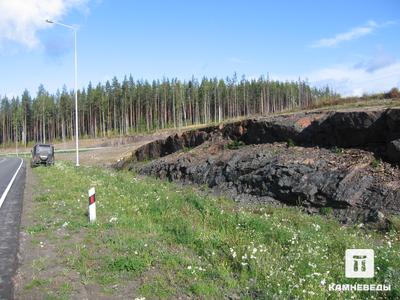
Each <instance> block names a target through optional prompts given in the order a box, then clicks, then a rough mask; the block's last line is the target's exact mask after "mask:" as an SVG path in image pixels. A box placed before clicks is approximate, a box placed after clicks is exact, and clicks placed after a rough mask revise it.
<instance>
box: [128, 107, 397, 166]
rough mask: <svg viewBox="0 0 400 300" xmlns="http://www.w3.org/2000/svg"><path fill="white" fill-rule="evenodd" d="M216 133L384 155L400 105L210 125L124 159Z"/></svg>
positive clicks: (154, 154) (189, 144)
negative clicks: (366, 149)
mask: <svg viewBox="0 0 400 300" xmlns="http://www.w3.org/2000/svg"><path fill="white" fill-rule="evenodd" d="M217 133H220V134H222V135H223V137H225V138H227V139H231V140H238V141H241V142H243V143H245V144H247V145H251V144H264V143H273V142H284V141H288V140H292V141H293V142H295V143H296V144H297V145H302V146H316V145H317V146H321V147H334V146H336V147H343V148H350V147H353V148H354V147H356V148H362V149H365V148H369V149H372V150H373V151H375V152H376V155H378V156H382V157H383V158H386V155H385V154H386V153H387V152H388V151H387V150H388V149H387V147H388V146H389V144H388V142H389V141H392V140H394V139H399V138H400V109H388V110H376V111H348V112H324V113H322V112H315V113H299V114H292V115H285V116H276V117H270V118H260V119H248V120H244V121H240V122H234V123H229V124H225V125H220V126H210V127H206V128H202V129H199V130H192V131H187V132H185V133H183V134H181V135H171V136H169V137H168V138H167V139H165V140H157V141H154V142H152V143H149V144H146V145H144V146H142V147H140V148H138V149H137V150H136V151H135V152H134V153H133V155H132V157H131V158H128V160H129V159H131V160H134V161H144V160H149V159H154V158H159V157H163V156H166V155H169V154H171V153H174V152H176V151H179V150H182V149H183V148H192V147H196V146H198V145H200V144H202V143H203V142H205V141H207V140H208V139H210V137H211V136H213V135H215V134H217ZM392 149H393V148H392ZM392 149H391V150H390V151H391V153H393V150H392ZM391 160H392V161H393V159H391Z"/></svg>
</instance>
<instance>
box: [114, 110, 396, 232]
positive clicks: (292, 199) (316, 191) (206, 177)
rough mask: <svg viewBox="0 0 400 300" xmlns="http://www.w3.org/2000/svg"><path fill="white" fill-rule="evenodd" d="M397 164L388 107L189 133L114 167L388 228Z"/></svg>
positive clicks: (162, 141) (152, 146) (143, 149)
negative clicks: (328, 212)
mask: <svg viewBox="0 0 400 300" xmlns="http://www.w3.org/2000/svg"><path fill="white" fill-rule="evenodd" d="M149 159H155V160H153V161H151V162H149V163H143V161H147V160H149ZM381 159H382V160H381ZM140 162H141V163H140ZM399 163H400V109H387V110H364V111H360V110H358V111H357V110H353V111H343V112H313V113H300V114H292V115H286V116H277V117H271V118H260V119H249V120H244V121H240V122H235V123H230V124H225V125H221V126H211V127H207V128H203V129H199V130H192V131H188V132H185V133H183V134H180V135H178V134H177V135H171V136H169V137H168V138H166V139H160V140H157V141H154V142H152V143H148V144H146V145H143V146H142V147H139V148H138V149H137V150H136V151H134V152H133V153H132V155H131V156H130V157H129V158H126V159H124V160H122V161H120V162H119V163H117V164H116V167H117V168H128V169H129V168H131V169H132V168H133V169H135V170H137V171H138V172H139V173H141V174H146V175H152V176H156V177H159V178H166V179H169V180H174V181H183V182H191V183H196V184H206V185H208V186H209V187H210V188H212V189H214V190H216V191H219V192H223V193H225V194H228V195H230V196H232V197H233V198H235V199H238V200H241V201H247V202H248V201H261V202H269V203H275V204H286V205H296V206H300V207H303V208H305V209H306V210H307V211H308V212H311V213H314V212H325V213H326V212H327V211H330V210H332V212H333V214H334V215H335V216H337V217H338V218H339V219H340V220H341V221H342V222H345V223H353V222H375V223H378V224H380V225H382V226H387V225H388V220H387V218H386V216H387V215H391V214H399V213H400V171H399V167H398V164H399Z"/></svg>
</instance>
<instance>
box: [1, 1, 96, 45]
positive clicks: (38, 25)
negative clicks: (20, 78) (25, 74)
mask: <svg viewBox="0 0 400 300" xmlns="http://www.w3.org/2000/svg"><path fill="white" fill-rule="evenodd" d="M88 1H89V0H0V12H1V17H0V45H1V44H4V42H7V41H13V42H16V43H19V44H22V45H25V46H27V47H29V48H35V47H37V46H38V44H39V41H38V38H37V36H36V33H37V31H38V30H41V29H44V28H47V27H49V26H51V25H50V24H48V23H46V22H45V20H46V19H55V20H60V19H61V18H62V17H63V16H65V15H66V14H67V12H68V11H70V10H71V9H74V8H78V9H81V8H85V5H86V3H87V2H88Z"/></svg>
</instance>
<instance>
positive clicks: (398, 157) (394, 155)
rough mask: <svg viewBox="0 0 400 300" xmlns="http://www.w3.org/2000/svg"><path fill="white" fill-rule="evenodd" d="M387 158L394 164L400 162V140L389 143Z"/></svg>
mask: <svg viewBox="0 0 400 300" xmlns="http://www.w3.org/2000/svg"><path fill="white" fill-rule="evenodd" d="M387 156H388V158H389V160H390V161H392V162H397V163H399V162H400V139H397V140H393V141H390V142H389V143H388V146H387Z"/></svg>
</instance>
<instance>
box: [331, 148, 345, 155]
mask: <svg viewBox="0 0 400 300" xmlns="http://www.w3.org/2000/svg"><path fill="white" fill-rule="evenodd" d="M332 152H333V153H336V154H343V153H344V149H343V148H341V147H336V146H335V147H333V148H332Z"/></svg>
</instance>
